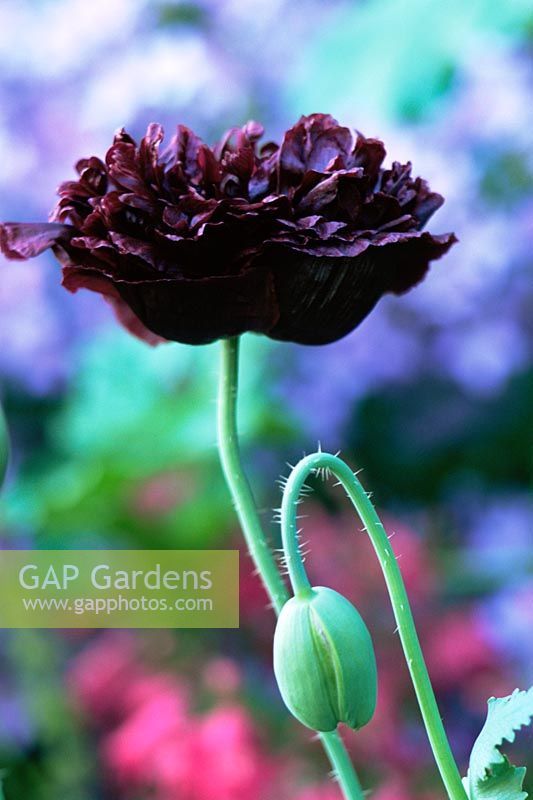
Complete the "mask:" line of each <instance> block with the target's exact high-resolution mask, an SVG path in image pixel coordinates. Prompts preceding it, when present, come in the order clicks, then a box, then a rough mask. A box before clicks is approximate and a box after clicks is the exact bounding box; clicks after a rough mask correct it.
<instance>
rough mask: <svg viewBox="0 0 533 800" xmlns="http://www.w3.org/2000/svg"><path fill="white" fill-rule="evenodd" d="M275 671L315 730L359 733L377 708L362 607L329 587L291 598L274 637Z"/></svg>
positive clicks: (287, 698)
mask: <svg viewBox="0 0 533 800" xmlns="http://www.w3.org/2000/svg"><path fill="white" fill-rule="evenodd" d="M274 672H275V675H276V680H277V682H278V686H279V690H280V692H281V696H282V698H283V700H284V702H285V705H286V706H287V707H288V709H289V710H290V711H291V713H292V714H293V715H294V716H295V717H296V718H297V719H298V720H300V722H302V723H303V724H304V725H307V726H308V727H309V728H313V730H317V731H321V732H326V731H332V730H334V729H335V728H336V727H337V725H338V724H339V722H343V723H345V724H346V725H349V727H350V728H354V729H358V728H362V727H363V725H366V724H367V723H368V722H369V721H370V720H371V718H372V716H373V714H374V710H375V707H376V695H377V671H376V659H375V655H374V648H373V645H372V639H371V638H370V633H369V632H368V628H367V627H366V625H365V623H364V621H363V619H362V617H361V615H360V614H359V612H358V611H357V609H356V608H355V607H354V606H353V605H352V604H351V603H350V602H349V601H348V600H347V599H346V598H345V597H343V596H342V595H341V594H339V593H338V592H335V591H334V590H333V589H327V588H325V587H323V586H318V587H315V588H313V589H312V590H311V591H310V592H309V593H307V594H306V595H305V596H296V597H293V598H291V599H290V600H289V601H288V602H287V603H286V604H285V605H284V606H283V608H282V610H281V613H280V616H279V619H278V623H277V626H276V632H275V635H274Z"/></svg>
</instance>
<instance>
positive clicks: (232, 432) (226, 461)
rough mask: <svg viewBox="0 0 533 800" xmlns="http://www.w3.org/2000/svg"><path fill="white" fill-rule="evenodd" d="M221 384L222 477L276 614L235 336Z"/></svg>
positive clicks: (342, 773) (353, 790) (351, 784)
mask: <svg viewBox="0 0 533 800" xmlns="http://www.w3.org/2000/svg"><path fill="white" fill-rule="evenodd" d="M221 345H222V356H221V365H220V383H219V393H218V449H219V453H220V460H221V463H222V469H223V471H224V476H225V478H226V482H227V484H228V487H229V490H230V492H231V495H232V498H233V502H234V504H235V510H236V512H237V516H238V518H239V522H240V524H241V527H242V530H243V533H244V538H245V540H246V544H247V546H248V550H249V552H250V555H251V557H252V559H253V561H254V563H255V566H256V568H257V571H258V572H259V575H260V576H261V579H262V581H263V584H264V586H265V589H266V591H267V593H268V595H269V597H270V600H271V602H272V606H273V608H274V610H275V612H276V614H279V612H280V611H281V609H282V607H283V605H284V604H285V603H286V601H287V600H288V599H289V593H288V590H287V587H286V586H285V584H284V582H283V579H282V577H281V575H280V572H279V570H278V567H277V565H276V562H275V560H274V557H273V555H272V552H271V550H270V547H269V546H268V542H267V540H266V537H265V534H264V532H263V528H262V526H261V522H260V519H259V515H258V513H257V508H256V505H255V501H254V497H253V494H252V490H251V488H250V484H249V482H248V479H247V477H246V474H245V472H244V469H243V466H242V461H241V455H240V451H239V440H238V434H237V388H238V364H239V340H238V338H232V339H223V340H222V343H221ZM319 738H320V740H321V742H322V745H323V747H324V749H325V751H326V753H327V755H328V757H329V760H330V763H331V766H332V768H333V771H334V773H335V775H336V777H337V779H338V781H339V784H340V786H341V788H342V790H343V792H344V796H345V798H346V800H363V791H362V789H361V785H360V783H359V780H358V778H357V775H356V773H355V770H354V768H353V765H352V763H351V761H350V759H349V757H348V753H347V752H346V749H345V747H344V745H343V743H342V740H341V738H340V736H339V735H338V733H337V732H336V731H334V732H332V733H321V734H319Z"/></svg>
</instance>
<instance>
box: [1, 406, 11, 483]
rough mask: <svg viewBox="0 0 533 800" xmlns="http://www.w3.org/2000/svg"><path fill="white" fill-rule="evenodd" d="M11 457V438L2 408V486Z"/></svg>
mask: <svg viewBox="0 0 533 800" xmlns="http://www.w3.org/2000/svg"><path fill="white" fill-rule="evenodd" d="M8 457H9V437H8V435H7V427H6V421H5V418H4V412H3V411H2V409H1V408H0V486H1V485H2V483H3V482H4V477H5V474H6V470H7V461H8Z"/></svg>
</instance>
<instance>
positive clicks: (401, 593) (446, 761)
mask: <svg viewBox="0 0 533 800" xmlns="http://www.w3.org/2000/svg"><path fill="white" fill-rule="evenodd" d="M317 470H321V471H325V473H326V474H327V473H328V472H331V473H333V474H334V475H335V476H336V477H337V478H338V480H339V481H340V483H341V484H342V486H343V487H344V489H345V491H346V493H347V495H348V497H349V498H350V500H351V501H352V503H353V505H354V506H355V509H356V511H357V513H358V514H359V516H360V518H361V520H362V522H363V525H364V527H365V530H366V531H367V533H368V535H369V537H370V540H371V541H372V544H373V546H374V550H375V551H376V555H377V557H378V559H379V563H380V565H381V569H382V572H383V575H384V577H385V582H386V584H387V589H388V591H389V595H390V599H391V603H392V607H393V611H394V616H395V619H396V624H397V625H398V631H399V633H400V639H401V642H402V647H403V651H404V654H405V658H406V661H407V665H408V667H409V672H410V674H411V679H412V681H413V685H414V688H415V692H416V696H417V699H418V703H419V706H420V711H421V713H422V718H423V720H424V724H425V726H426V731H427V735H428V738H429V741H430V744H431V748H432V750H433V755H434V757H435V761H436V762H437V766H438V768H439V771H440V774H441V777H442V780H443V783H444V785H445V787H446V791H447V792H448V796H449V797H450V798H451V800H468V798H467V794H466V791H465V789H464V786H463V783H462V781H461V776H460V774H459V771H458V769H457V765H456V763H455V761H454V758H453V754H452V751H451V749H450V745H449V743H448V739H447V738H446V733H445V731H444V726H443V724H442V720H441V717H440V713H439V709H438V706H437V701H436V699H435V694H434V692H433V687H432V685H431V681H430V679H429V675H428V671H427V667H426V664H425V661H424V656H423V655H422V649H421V647H420V642H419V640H418V635H417V632H416V628H415V624H414V620H413V615H412V613H411V608H410V605H409V599H408V597H407V592H406V590H405V586H404V582H403V578H402V575H401V572H400V569H399V567H398V564H397V561H396V557H395V555H394V552H393V550H392V548H391V546H390V543H389V539H388V537H387V534H386V533H385V529H384V528H383V525H382V523H381V521H380V519H379V517H378V515H377V513H376V510H375V509H374V506H373V505H372V503H371V502H370V500H369V499H368V496H367V494H366V492H365V490H364V489H363V487H362V486H361V484H360V483H359V481H358V480H357V478H356V477H355V475H354V474H353V472H352V471H351V469H350V468H349V467H348V465H347V464H345V463H344V461H342V460H341V459H340V458H337V456H333V455H331V454H329V453H315V454H313V455H310V456H307V457H306V458H303V459H302V460H301V461H300V462H299V463H298V464H297V465H296V467H295V468H294V469H293V471H292V473H291V475H290V477H289V480H288V482H287V486H286V488H285V492H284V494H283V502H282V506H281V524H282V528H281V530H282V537H283V546H284V549H285V552H286V553H287V554H288V556H289V557H288V569H289V575H290V578H291V582H293V584H294V585H295V586H298V585H300V580H301V575H300V567H301V568H303V565H302V560H301V557H300V554H299V552H298V544H297V543H298V530H297V524H296V507H297V501H298V498H299V496H300V493H301V491H302V487H303V485H304V484H305V481H306V480H307V478H308V477H309V475H310V474H311V473H314V472H315V471H317ZM299 565H300V566H299Z"/></svg>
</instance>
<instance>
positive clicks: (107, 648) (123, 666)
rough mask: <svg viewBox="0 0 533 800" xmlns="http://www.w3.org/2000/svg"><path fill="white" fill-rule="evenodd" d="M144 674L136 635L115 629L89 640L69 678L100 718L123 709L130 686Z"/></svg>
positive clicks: (86, 705)
mask: <svg viewBox="0 0 533 800" xmlns="http://www.w3.org/2000/svg"><path fill="white" fill-rule="evenodd" d="M141 674H142V671H141V668H140V667H139V665H138V663H137V645H136V641H135V639H134V637H133V636H132V635H131V634H128V633H124V632H119V633H117V632H115V631H112V632H106V633H105V634H103V635H102V636H99V637H97V638H96V639H93V640H92V641H90V642H89V643H88V645H87V646H86V647H85V649H84V650H82V652H81V653H80V654H79V655H78V656H77V658H76V659H75V661H74V663H73V665H72V667H71V669H70V673H69V675H68V682H69V686H70V690H71V692H72V694H73V696H74V697H75V698H76V700H77V701H78V702H79V703H80V705H81V707H82V708H83V709H84V710H86V711H88V712H89V713H90V714H91V716H92V717H93V719H94V720H96V721H97V722H98V721H103V720H105V719H107V718H109V717H114V716H116V714H117V713H118V712H120V708H121V704H122V702H123V699H124V693H125V691H126V689H127V688H128V687H129V686H130V685H131V683H132V681H134V680H135V679H137V678H138V677H140V675H141Z"/></svg>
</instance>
